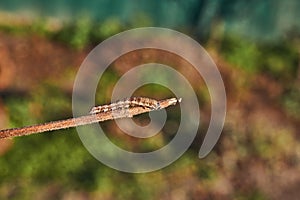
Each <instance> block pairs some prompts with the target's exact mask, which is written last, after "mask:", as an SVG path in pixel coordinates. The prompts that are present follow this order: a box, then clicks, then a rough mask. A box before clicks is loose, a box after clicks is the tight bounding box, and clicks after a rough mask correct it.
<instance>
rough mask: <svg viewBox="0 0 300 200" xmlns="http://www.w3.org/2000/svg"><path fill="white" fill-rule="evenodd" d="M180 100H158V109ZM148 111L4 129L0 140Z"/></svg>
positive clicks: (132, 110) (135, 109) (133, 110)
mask: <svg viewBox="0 0 300 200" xmlns="http://www.w3.org/2000/svg"><path fill="white" fill-rule="evenodd" d="M180 100H181V99H176V98H171V99H165V100H160V101H159V104H160V109H163V108H166V107H169V106H171V105H175V104H176V103H177V102H180ZM150 111H153V109H151V108H149V107H142V106H137V107H129V108H128V109H127V110H126V112H125V113H124V114H122V113H121V114H118V115H116V113H115V112H101V113H97V114H93V115H92V114H89V115H85V116H81V117H77V118H70V119H64V120H59V121H51V122H48V123H44V124H37V125H32V126H26V127H21V128H12V129H5V130H0V139H4V138H12V137H17V136H24V135H30V134H35V133H42V132H46V131H54V130H59V129H65V128H71V127H76V126H81V125H86V124H92V123H97V122H102V121H106V120H112V119H118V118H125V117H132V116H134V115H139V114H142V113H146V112H150Z"/></svg>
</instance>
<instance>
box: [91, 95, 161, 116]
mask: <svg viewBox="0 0 300 200" xmlns="http://www.w3.org/2000/svg"><path fill="white" fill-rule="evenodd" d="M136 106H141V107H145V108H150V109H152V110H157V109H159V108H160V103H159V101H157V100H155V99H150V98H147V97H130V98H126V99H124V100H120V101H117V102H114V103H111V104H107V105H102V106H95V107H93V108H92V109H91V111H90V112H89V113H90V114H97V113H101V112H111V111H115V110H122V109H127V108H129V107H136Z"/></svg>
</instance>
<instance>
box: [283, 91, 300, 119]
mask: <svg viewBox="0 0 300 200" xmlns="http://www.w3.org/2000/svg"><path fill="white" fill-rule="evenodd" d="M283 106H284V108H285V110H286V111H287V113H288V114H289V115H291V116H292V117H294V118H296V119H300V115H299V113H300V89H299V88H297V87H296V88H292V89H290V90H289V91H288V92H287V94H286V95H284V96H283Z"/></svg>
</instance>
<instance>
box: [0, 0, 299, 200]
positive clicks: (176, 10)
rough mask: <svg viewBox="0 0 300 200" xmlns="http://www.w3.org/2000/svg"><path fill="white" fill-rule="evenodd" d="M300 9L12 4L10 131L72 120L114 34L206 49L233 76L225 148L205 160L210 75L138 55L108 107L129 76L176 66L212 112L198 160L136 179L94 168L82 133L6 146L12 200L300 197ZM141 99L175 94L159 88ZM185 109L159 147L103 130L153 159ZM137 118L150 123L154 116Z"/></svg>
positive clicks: (0, 53) (1, 166) (7, 60)
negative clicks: (133, 32) (76, 91)
mask: <svg viewBox="0 0 300 200" xmlns="http://www.w3.org/2000/svg"><path fill="white" fill-rule="evenodd" d="M299 10H300V2H299V1H298V0H289V1H280V0H272V1H271V0H265V1H258V0H255V1H244V0H242V1H240V0H239V1H238V0H219V1H218V0H216V1H208V0H187V1H183V0H166V1H159V0H153V1H146V0H142V1H135V0H134V1H122V0H115V1H109V0H100V1H99V0H98V1H96V0H92V1H83V0H74V1H70V0H59V1H58V0H53V1H37V0H28V1H21V0H2V1H0V128H1V129H6V128H13V127H21V126H25V125H32V124H36V123H43V122H47V121H51V120H58V119H64V118H68V117H71V116H72V111H71V102H72V99H71V96H72V87H73V81H74V79H75V76H76V72H77V70H78V68H79V66H80V64H81V62H82V61H83V60H84V58H85V57H86V56H87V54H88V53H89V52H90V51H91V50H92V49H93V47H95V46H96V45H97V44H99V43H100V42H101V41H103V40H105V39H106V38H108V37H110V36H112V35H114V34H117V33H119V32H121V31H124V30H128V29H132V28H137V27H145V26H159V27H166V28H172V29H174V30H177V31H180V32H183V33H185V34H187V35H189V36H190V37H192V38H194V39H195V40H197V41H198V42H199V43H200V44H202V45H203V46H204V47H205V49H206V50H207V51H208V52H209V54H210V56H211V57H212V58H213V60H214V61H215V62H216V64H217V66H218V68H219V70H220V72H221V74H222V77H223V80H224V83H225V87H226V92H227V106H228V108H227V118H226V121H225V126H224V130H223V133H222V135H221V138H220V140H219V142H218V143H217V145H216V146H215V148H214V149H213V151H212V152H211V153H210V154H209V156H207V157H206V158H205V159H202V160H200V159H198V157H197V154H198V151H199V147H200V144H201V143H202V139H203V136H204V134H205V132H206V130H207V126H208V124H209V118H210V99H209V94H208V92H207V89H206V87H205V85H204V84H203V81H202V79H201V77H200V76H198V75H197V73H195V71H193V69H192V67H191V66H189V65H188V63H186V62H185V61H184V60H182V59H180V58H178V57H176V56H174V55H171V54H166V52H159V51H154V50H147V51H142V52H140V51H136V52H132V53H131V54H129V55H126V56H123V57H121V58H120V59H118V60H116V61H115V62H114V63H112V65H111V66H110V68H109V69H108V70H107V71H106V72H105V75H104V76H103V77H102V79H101V81H100V82H99V87H98V88H99V91H101V92H99V93H97V95H96V102H97V103H99V104H102V103H107V102H109V101H110V95H111V91H112V88H113V86H114V84H115V83H116V81H117V80H118V78H119V77H121V76H122V74H124V73H125V72H126V71H128V70H129V69H131V68H132V67H134V66H136V65H137V64H142V63H147V62H160V63H164V64H168V65H169V66H172V67H173V68H175V69H176V70H178V71H179V72H180V73H182V74H183V75H185V76H186V78H187V79H188V80H189V81H190V82H191V84H192V85H193V87H194V90H195V91H196V92H197V96H198V100H199V106H200V108H201V111H200V112H201V122H200V124H201V126H200V128H199V131H198V132H199V133H198V136H197V138H196V139H195V142H194V143H193V145H192V146H191V147H190V148H189V150H188V151H187V152H186V153H185V154H184V155H183V156H182V157H181V158H180V159H178V160H177V161H176V162H175V163H173V164H172V165H170V166H168V167H166V168H164V169H161V170H158V171H155V172H151V173H146V174H128V173H123V172H119V171H116V170H113V169H110V168H108V167H106V166H105V165H103V164H101V163H100V162H98V161H97V160H96V159H94V158H93V157H92V156H91V155H90V154H89V153H88V152H87V150H86V149H85V148H84V146H83V145H82V143H81V141H80V139H79V138H78V135H77V133H76V130H75V129H73V128H72V129H67V130H60V131H54V132H51V133H44V134H37V135H31V136H26V137H20V138H14V139H8V140H0V199H78V200H81V199H179V200H181V199H183V200H184V199H238V200H240V199H260V200H264V199H298V198H299V196H300V132H299V130H300V114H299V113H300V56H299V55H300V22H299V18H300V12H298V11H299ZM157 78H160V77H157ZM136 94H137V95H143V96H150V97H154V98H158V99H159V98H165V97H170V96H171V95H172V93H171V92H170V91H169V90H168V89H167V88H164V87H161V86H158V85H146V86H144V87H142V88H140V89H139V90H138V91H137V92H136ZM176 109H178V108H173V109H172V108H171V109H169V110H168V113H169V120H168V122H167V124H166V126H165V127H164V128H163V129H162V131H161V132H160V133H159V134H158V135H156V136H155V137H153V138H149V139H143V140H142V139H136V138H133V137H130V136H128V135H126V134H124V133H122V131H120V130H119V129H118V127H117V126H116V124H115V123H114V122H112V121H111V122H105V123H101V126H102V127H103V129H105V130H106V133H107V135H108V136H109V137H110V139H111V140H112V141H114V142H115V143H116V144H118V145H119V146H120V147H122V148H124V149H127V150H133V151H136V152H147V151H152V150H155V149H157V148H160V147H162V146H164V145H166V144H167V143H168V142H169V141H170V140H171V139H172V138H173V137H174V134H176V129H177V127H178V123H180V121H178V116H179V114H180V113H178V112H177V111H178V110H176ZM134 120H135V121H136V123H139V124H141V125H145V124H147V123H148V122H149V117H148V115H147V114H145V115H141V116H137V117H135V118H134Z"/></svg>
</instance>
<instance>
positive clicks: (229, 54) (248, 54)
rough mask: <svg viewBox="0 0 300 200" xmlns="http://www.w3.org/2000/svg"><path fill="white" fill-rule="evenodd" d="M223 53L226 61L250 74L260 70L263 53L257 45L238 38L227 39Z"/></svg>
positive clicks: (222, 49)
mask: <svg viewBox="0 0 300 200" xmlns="http://www.w3.org/2000/svg"><path fill="white" fill-rule="evenodd" d="M221 52H222V54H223V56H224V57H225V59H226V60H228V61H229V62H230V63H232V64H233V65H234V66H237V67H239V68H241V69H243V70H245V71H247V72H249V73H255V72H257V71H258V70H259V60H260V56H261V51H260V49H259V47H258V46H257V44H256V43H254V42H251V41H248V40H246V39H238V38H236V37H225V38H224V40H223V43H222V47H221Z"/></svg>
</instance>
